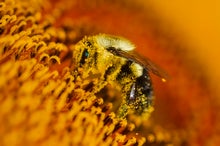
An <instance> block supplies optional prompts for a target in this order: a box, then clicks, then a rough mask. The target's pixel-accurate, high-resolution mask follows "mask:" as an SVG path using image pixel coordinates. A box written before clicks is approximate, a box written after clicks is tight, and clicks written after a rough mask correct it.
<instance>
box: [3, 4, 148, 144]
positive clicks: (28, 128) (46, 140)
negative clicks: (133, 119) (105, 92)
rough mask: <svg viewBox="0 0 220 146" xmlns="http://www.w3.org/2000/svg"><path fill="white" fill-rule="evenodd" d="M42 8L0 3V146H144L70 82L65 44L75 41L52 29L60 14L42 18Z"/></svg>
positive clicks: (97, 101) (108, 106)
mask: <svg viewBox="0 0 220 146" xmlns="http://www.w3.org/2000/svg"><path fill="white" fill-rule="evenodd" d="M47 7H50V3H48V2H44V1H38V2H37V1H34V0H33V1H32V0H31V1H13V0H11V1H10V0H6V2H2V3H0V13H1V19H0V30H1V31H0V33H1V37H0V119H1V120H0V125H1V126H0V137H1V140H0V145H1V146H7V145H8V146H9V145H10V146H13V145H14V146H15V145H16V146H23V145H32V146H34V145H37V146H39V145H53V146H55V145H62V146H65V145H86V146H88V145H92V146H93V145H94V146H97V145H101V146H104V145H143V144H144V143H145V141H146V138H145V137H142V136H141V135H138V133H135V132H132V131H133V130H134V128H135V126H134V125H133V124H129V123H128V122H127V121H126V120H125V119H124V120H122V119H118V118H116V116H115V113H112V112H110V109H111V103H108V104H104V103H103V99H102V98H97V97H96V96H94V95H93V94H91V93H90V92H88V91H86V90H83V89H81V88H79V87H80V85H79V84H80V82H74V76H73V75H72V70H71V69H70V68H69V62H71V55H69V54H71V53H70V52H69V50H70V48H72V46H71V45H69V44H68V43H69V40H71V39H76V38H77V36H76V35H71V34H72V33H73V32H72V31H71V32H69V31H67V30H66V29H62V28H56V27H53V24H54V20H55V18H56V16H57V15H55V14H59V11H56V13H53V14H54V15H55V16H53V15H48V16H47V17H44V18H43V16H42V13H43V12H42V11H43V10H44V9H46V8H47ZM73 30H74V28H73ZM70 33H71V34H70ZM76 34H77V32H76ZM73 42H74V40H73ZM72 45H74V44H72ZM151 139H152V138H151ZM151 141H152V140H151Z"/></svg>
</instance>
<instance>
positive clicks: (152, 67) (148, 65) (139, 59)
mask: <svg viewBox="0 0 220 146" xmlns="http://www.w3.org/2000/svg"><path fill="white" fill-rule="evenodd" d="M112 53H113V54H115V55H117V56H121V57H125V58H127V59H130V60H132V61H134V62H136V63H138V64H140V65H141V66H143V67H144V68H145V69H147V70H148V71H150V72H152V73H153V74H155V75H157V76H159V77H161V78H162V80H164V81H165V80H166V79H167V78H168V75H167V73H166V72H165V71H163V70H162V69H161V68H160V67H159V66H158V65H156V64H154V63H153V62H152V61H150V59H148V58H146V57H143V56H141V55H139V54H138V53H136V52H134V51H129V52H126V51H123V50H120V49H117V50H114V52H112Z"/></svg>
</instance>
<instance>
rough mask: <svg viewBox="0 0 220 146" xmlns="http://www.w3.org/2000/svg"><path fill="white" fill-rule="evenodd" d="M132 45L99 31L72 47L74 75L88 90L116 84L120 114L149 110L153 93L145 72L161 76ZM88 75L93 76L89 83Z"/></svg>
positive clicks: (120, 115) (123, 115)
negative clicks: (119, 101) (120, 95)
mask: <svg viewBox="0 0 220 146" xmlns="http://www.w3.org/2000/svg"><path fill="white" fill-rule="evenodd" d="M134 49H135V45H134V44H133V43H131V42H130V41H129V40H127V39H125V38H123V37H118V36H112V35H107V34H99V35H95V36H89V37H85V38H83V39H82V40H81V41H80V42H78V43H77V44H76V45H75V47H74V50H73V64H74V65H75V67H74V68H75V69H74V75H75V77H80V78H81V79H82V80H83V81H84V84H87V87H88V86H90V89H91V92H93V93H97V92H99V91H100V90H101V89H103V88H104V87H105V86H106V85H107V84H111V85H113V86H115V87H117V86H116V84H117V85H118V86H119V87H120V91H121V93H122V100H121V104H120V107H119V109H118V111H117V115H118V117H120V118H124V117H126V115H128V114H130V113H134V114H138V115H142V114H143V113H150V112H151V111H152V108H153V105H152V103H153V99H154V94H153V87H152V81H151V77H150V75H149V72H152V73H154V74H155V75H157V76H159V77H161V78H162V79H163V80H164V73H163V72H162V71H160V70H159V69H158V67H157V66H156V65H154V64H153V63H152V62H151V61H150V60H149V59H146V58H143V57H141V56H140V55H138V54H137V53H135V50H134ZM92 79H96V80H93V82H92V83H91V81H92ZM97 79H98V80H97ZM86 80H87V81H88V82H86Z"/></svg>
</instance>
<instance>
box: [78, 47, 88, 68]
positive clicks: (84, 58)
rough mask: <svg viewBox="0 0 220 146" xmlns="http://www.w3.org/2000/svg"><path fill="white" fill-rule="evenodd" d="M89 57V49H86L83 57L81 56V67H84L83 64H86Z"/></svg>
mask: <svg viewBox="0 0 220 146" xmlns="http://www.w3.org/2000/svg"><path fill="white" fill-rule="evenodd" d="M88 57H89V51H88V49H84V51H83V53H82V56H81V60H80V65H81V66H82V65H83V64H85V62H86V59H87V58H88Z"/></svg>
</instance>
